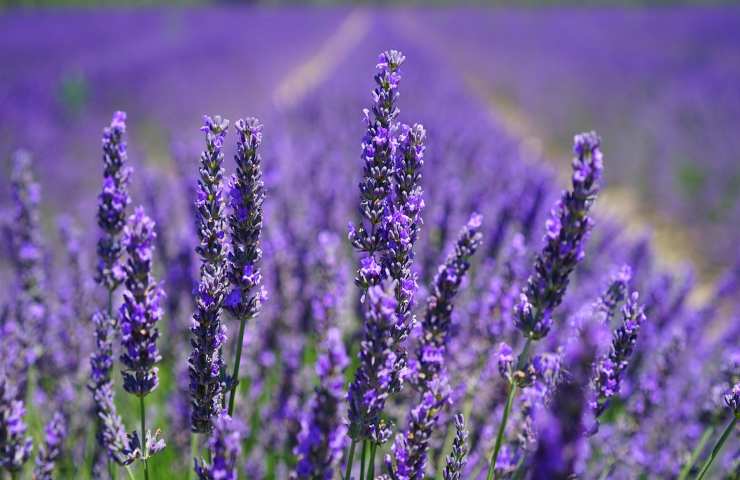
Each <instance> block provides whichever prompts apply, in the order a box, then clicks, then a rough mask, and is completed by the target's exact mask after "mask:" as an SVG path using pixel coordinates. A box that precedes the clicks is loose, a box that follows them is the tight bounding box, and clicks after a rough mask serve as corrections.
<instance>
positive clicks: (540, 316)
mask: <svg viewBox="0 0 740 480" xmlns="http://www.w3.org/2000/svg"><path fill="white" fill-rule="evenodd" d="M599 144H600V139H599V137H598V136H597V135H596V134H595V133H594V132H590V133H583V134H580V135H576V137H575V145H574V152H575V158H574V159H573V176H572V190H570V191H566V192H563V194H562V196H561V198H560V200H559V201H558V202H557V204H556V205H555V208H554V209H553V210H552V212H551V213H550V218H549V219H548V221H547V233H546V235H545V242H546V244H545V247H544V249H543V250H542V252H541V253H540V255H539V256H538V257H537V259H536V261H535V266H534V273H533V274H532V275H531V276H530V277H529V279H528V281H527V285H526V286H525V287H524V289H523V290H522V293H521V295H520V298H519V302H518V303H517V304H516V306H515V307H514V317H515V320H514V321H515V324H516V326H517V328H519V330H521V331H522V333H523V334H524V335H525V336H526V337H527V338H530V339H532V340H538V339H540V338H542V337H544V336H545V335H547V333H548V332H549V331H550V327H551V326H552V311H553V310H554V309H555V308H556V307H557V306H558V305H560V302H561V301H562V300H563V295H564V294H565V290H566V288H567V287H568V281H569V280H568V277H569V276H570V273H571V272H572V271H573V269H574V268H575V266H576V265H577V264H578V262H580V261H581V260H582V259H583V256H584V248H585V244H586V239H587V238H588V234H589V231H590V230H591V228H592V226H593V221H592V220H591V218H590V217H589V216H588V213H589V210H590V209H591V205H592V204H593V202H594V200H595V198H596V195H597V193H598V191H599V185H598V181H599V178H600V177H601V171H602V168H603V165H602V155H601V151H600V150H599Z"/></svg>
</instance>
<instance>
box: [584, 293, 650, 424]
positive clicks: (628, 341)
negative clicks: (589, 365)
mask: <svg viewBox="0 0 740 480" xmlns="http://www.w3.org/2000/svg"><path fill="white" fill-rule="evenodd" d="M637 300H638V294H637V292H632V294H631V295H630V296H629V298H628V299H627V302H626V303H625V304H624V306H623V307H622V325H621V326H620V327H619V328H618V329H617V330H616V331H615V332H614V337H613V338H612V344H611V348H610V350H609V353H608V355H606V356H605V357H603V358H601V359H600V360H599V361H598V363H597V365H596V368H595V372H594V373H595V378H594V379H593V381H592V384H593V389H594V394H595V398H594V400H593V401H592V408H593V410H594V414H595V415H596V417H598V416H600V415H601V414H602V413H604V410H606V408H607V407H608V405H609V399H610V398H611V397H613V396H614V395H616V394H618V393H619V383H620V380H621V378H622V373H623V372H624V370H625V369H626V368H627V365H628V363H629V358H630V356H632V352H633V350H634V349H635V343H636V342H637V334H638V333H639V330H640V325H641V324H642V323H643V322H644V321H645V313H644V311H643V307H642V306H641V305H639V304H638V302H637Z"/></svg>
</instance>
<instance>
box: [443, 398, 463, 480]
mask: <svg viewBox="0 0 740 480" xmlns="http://www.w3.org/2000/svg"><path fill="white" fill-rule="evenodd" d="M467 456H468V431H467V429H466V428H465V418H464V417H463V415H462V414H461V413H458V414H457V415H455V439H454V440H453V441H452V451H451V452H450V455H449V456H448V457H447V461H446V463H445V469H444V471H443V472H442V478H444V480H460V479H461V478H462V472H463V469H464V468H465V463H466V461H467Z"/></svg>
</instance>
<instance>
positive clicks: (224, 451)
mask: <svg viewBox="0 0 740 480" xmlns="http://www.w3.org/2000/svg"><path fill="white" fill-rule="evenodd" d="M208 449H209V451H210V462H207V461H206V460H203V459H201V460H200V461H198V460H197V459H196V460H195V473H196V474H197V475H198V478H199V479H200V480H236V479H237V467H238V464H239V455H240V454H241V450H242V447H241V432H240V429H239V425H237V423H236V421H235V420H233V419H232V418H231V417H230V416H228V415H226V413H224V412H221V413H220V414H219V415H218V416H217V417H216V418H215V419H214V420H213V430H212V432H211V436H210V438H209V439H208Z"/></svg>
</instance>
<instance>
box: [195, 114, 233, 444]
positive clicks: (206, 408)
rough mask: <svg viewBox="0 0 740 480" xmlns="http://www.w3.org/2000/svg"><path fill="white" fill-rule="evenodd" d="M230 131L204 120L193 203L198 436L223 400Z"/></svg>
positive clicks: (224, 122)
mask: <svg viewBox="0 0 740 480" xmlns="http://www.w3.org/2000/svg"><path fill="white" fill-rule="evenodd" d="M228 126H229V122H228V120H224V119H221V117H215V118H211V117H205V124H204V126H203V127H202V128H201V130H202V131H203V132H205V136H206V149H205V150H204V151H203V153H201V156H200V169H199V172H200V179H199V180H198V189H197V194H196V200H195V209H196V212H197V219H196V222H197V230H198V237H199V239H200V243H199V245H198V246H197V247H196V252H197V253H198V255H200V259H201V263H200V282H199V284H198V289H197V291H196V294H195V313H194V314H193V322H192V325H191V327H190V332H191V333H192V338H191V345H192V347H193V350H192V352H191V353H190V358H189V361H188V363H189V366H188V369H189V374H190V397H191V403H192V414H191V415H192V417H191V428H192V430H193V432H196V433H207V432H209V431H210V430H211V421H212V419H213V418H214V417H215V416H216V415H217V414H218V413H219V412H220V410H221V404H222V398H223V382H222V378H221V372H222V370H223V368H224V361H223V356H222V352H221V350H222V346H223V344H224V342H225V341H226V331H225V329H224V327H223V325H222V324H221V309H222V305H223V300H224V296H225V294H226V269H225V265H226V246H225V242H224V236H225V232H224V227H225V225H224V223H225V220H224V208H225V205H224V200H223V174H224V170H223V161H224V155H223V152H222V148H223V143H224V138H225V137H226V131H227V128H228Z"/></svg>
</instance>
